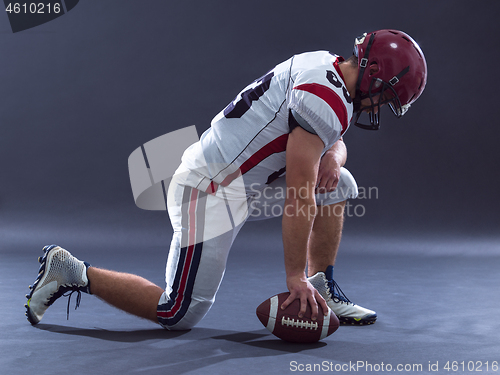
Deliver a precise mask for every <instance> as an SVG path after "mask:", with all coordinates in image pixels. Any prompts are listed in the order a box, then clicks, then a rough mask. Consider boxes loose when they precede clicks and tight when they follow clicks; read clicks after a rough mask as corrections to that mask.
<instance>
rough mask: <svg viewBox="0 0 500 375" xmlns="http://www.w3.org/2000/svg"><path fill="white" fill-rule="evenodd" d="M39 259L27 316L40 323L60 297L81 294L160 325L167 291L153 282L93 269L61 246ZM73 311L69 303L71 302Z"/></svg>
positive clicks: (31, 320)
mask: <svg viewBox="0 0 500 375" xmlns="http://www.w3.org/2000/svg"><path fill="white" fill-rule="evenodd" d="M43 251H44V255H43V257H40V258H39V261H40V263H41V264H40V269H39V272H38V277H37V279H36V280H35V282H34V283H33V285H32V286H30V289H31V292H30V294H29V295H26V297H27V298H28V302H27V304H26V305H25V306H26V316H27V318H28V321H29V322H30V323H31V324H37V323H39V322H40V320H41V319H42V317H43V315H44V314H45V311H46V310H47V309H48V307H49V306H51V305H52V304H53V303H54V302H55V301H56V300H57V299H58V298H59V297H61V296H67V295H68V294H67V293H69V294H72V293H73V292H77V293H78V296H77V307H78V306H79V304H80V298H81V292H84V293H88V294H94V295H96V296H97V297H99V298H100V299H102V300H104V301H105V302H107V303H109V304H110V305H112V306H115V307H117V308H119V309H120V310H123V311H125V312H128V313H130V314H134V315H136V316H139V317H141V318H145V319H149V320H151V321H153V322H155V323H158V321H157V319H156V306H157V305H158V300H159V299H160V296H161V294H162V293H163V289H162V288H160V287H159V286H157V285H155V284H153V283H151V282H150V281H148V280H146V279H144V278H142V277H140V276H137V275H132V274H128V273H122V272H115V271H108V270H103V269H99V268H95V267H92V266H90V264H88V263H86V262H83V261H81V260H78V259H77V258H75V257H74V256H73V255H71V253H70V252H69V251H67V250H65V249H63V248H61V247H59V246H57V245H50V246H45V247H44V248H43ZM68 311H69V301H68Z"/></svg>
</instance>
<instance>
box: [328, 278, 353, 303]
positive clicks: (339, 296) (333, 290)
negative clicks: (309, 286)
mask: <svg viewBox="0 0 500 375" xmlns="http://www.w3.org/2000/svg"><path fill="white" fill-rule="evenodd" d="M328 290H329V292H330V295H331V297H332V300H333V302H336V303H338V302H340V303H351V304H352V302H351V300H350V299H349V298H347V296H346V295H345V294H344V292H343V291H342V289H340V287H339V284H337V283H336V282H335V280H333V279H331V280H328Z"/></svg>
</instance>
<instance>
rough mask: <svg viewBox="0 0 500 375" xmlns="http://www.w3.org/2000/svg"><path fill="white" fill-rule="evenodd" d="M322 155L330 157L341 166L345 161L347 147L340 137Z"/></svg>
mask: <svg viewBox="0 0 500 375" xmlns="http://www.w3.org/2000/svg"><path fill="white" fill-rule="evenodd" d="M323 157H329V158H332V160H333V161H334V162H335V163H336V164H337V165H338V166H339V167H343V166H344V165H345V163H346V161H347V147H346V145H345V143H344V141H343V140H342V138H340V139H339V140H338V141H337V142H335V143H334V144H333V146H332V147H330V149H329V150H328V151H327V152H326V153H325V155H324V156H323Z"/></svg>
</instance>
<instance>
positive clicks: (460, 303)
mask: <svg viewBox="0 0 500 375" xmlns="http://www.w3.org/2000/svg"><path fill="white" fill-rule="evenodd" d="M256 228H257V229H258V228H259V227H258V225H257V226H254V227H252V226H251V225H249V227H248V228H247V227H246V228H245V229H244V231H243V233H242V234H241V236H240V237H239V238H238V239H237V242H236V243H235V246H234V248H233V251H232V253H231V255H230V259H229V264H228V268H227V272H226V276H225V278H224V281H223V283H222V286H221V289H220V292H219V294H218V297H217V301H216V303H215V305H214V307H213V308H212V310H211V311H210V312H209V314H208V315H207V316H206V318H205V319H204V320H203V321H202V322H201V324H200V325H199V326H198V327H196V328H195V329H193V330H191V331H189V332H182V333H176V332H168V331H164V330H162V329H160V328H157V327H156V326H155V325H154V324H151V323H149V322H147V321H143V320H140V319H136V318H135V317H132V316H129V315H127V314H125V313H122V312H120V311H118V310H116V309H114V308H111V307H109V306H107V305H106V304H104V303H103V302H101V301H99V300H98V299H96V298H94V297H91V296H87V295H83V296H82V301H81V306H80V308H79V309H78V310H76V311H75V310H74V298H73V300H72V301H71V309H70V317H69V320H66V305H67V300H66V299H61V300H58V301H57V302H56V303H55V304H54V305H53V306H52V307H51V308H50V309H49V310H48V311H47V313H46V315H45V317H44V319H43V321H42V322H41V323H40V324H39V325H37V326H36V327H32V326H31V325H30V324H29V323H28V322H27V321H26V319H25V317H24V308H23V304H24V302H25V298H24V294H25V293H27V291H28V289H27V286H28V284H30V283H32V282H33V280H34V278H35V276H36V270H37V267H38V265H37V262H36V258H37V257H38V255H39V254H40V253H39V251H40V250H39V248H40V246H37V247H35V246H34V244H33V239H26V240H25V241H24V243H22V244H21V245H19V244H18V245H17V247H14V246H13V245H12V244H10V245H8V246H7V245H6V244H5V243H3V244H2V246H1V252H0V256H1V262H0V304H1V306H2V309H1V310H0V331H1V340H0V353H1V355H0V373H1V374H27V373H37V374H69V373H73V374H118V373H122V374H124V373H127V374H128V373H130V374H134V373H146V374H148V373H165V374H167V373H168V374H230V373H235V374H255V373H260V374H285V373H290V372H310V371H307V370H308V369H309V370H316V372H326V373H328V372H329V373H334V372H336V373H351V372H355V370H357V372H358V373H372V372H373V373H379V372H383V371H388V370H392V371H394V372H396V371H397V370H400V369H401V370H406V371H403V372H419V373H436V372H435V371H430V370H435V369H436V364H437V366H438V369H439V373H476V371H468V369H467V367H468V366H469V368H470V369H472V368H474V369H475V370H482V371H481V373H500V370H498V369H496V368H495V367H493V366H494V365H495V363H494V361H497V363H498V362H500V339H499V336H498V332H499V329H500V320H499V319H498V311H499V310H500V300H499V298H498V297H499V293H498V285H499V284H500V273H499V272H498V270H499V269H500V247H499V245H498V243H499V242H498V241H497V240H493V239H484V238H481V239H480V238H476V239H467V240H449V239H448V240H447V239H444V238H434V239H432V240H425V241H422V240H419V239H418V238H413V239H411V238H410V239H408V238H400V239H398V238H383V237H379V238H377V237H372V238H364V239H358V240H356V239H355V238H353V236H347V235H346V236H345V239H344V242H343V246H342V251H341V253H340V255H339V258H338V262H337V266H336V270H335V274H336V279H337V281H338V282H339V284H340V286H341V287H342V288H343V290H344V291H345V292H346V294H347V295H348V297H350V298H351V299H352V300H354V301H355V302H357V303H359V304H362V305H365V306H366V307H369V308H372V309H374V310H376V311H377V312H378V315H379V319H378V321H377V323H376V324H374V325H372V326H367V327H350V326H341V327H340V328H339V330H338V331H337V332H336V333H334V334H333V335H332V336H330V337H328V338H327V339H325V340H324V341H322V342H319V343H317V344H312V345H300V344H289V343H285V342H282V341H280V340H279V339H276V338H275V337H274V336H272V335H271V334H270V333H269V332H268V331H266V329H265V328H264V327H262V325H261V324H260V322H259V321H258V319H257V317H256V316H255V308H256V306H258V304H259V303H260V302H262V301H263V300H264V299H266V298H268V297H269V296H271V295H273V294H276V293H278V292H281V291H284V290H285V289H286V288H285V284H284V272H283V267H282V253H281V250H280V236H279V235H278V234H276V235H274V236H270V235H268V236H267V237H265V238H262V236H256V235H255V233H253V232H254V230H255V229H256ZM264 240H266V241H265V242H264ZM264 243H265V245H263V244H264ZM259 244H260V245H259ZM42 245H43V244H42ZM137 248H138V246H137V245H132V244H131V245H130V247H128V248H127V246H124V245H123V244H121V245H116V246H115V247H113V246H112V245H109V244H106V245H105V250H106V251H103V250H102V249H101V250H100V251H98V250H97V249H96V247H95V246H94V247H89V246H75V245H73V247H72V248H71V250H72V251H73V253H75V255H77V256H79V257H81V258H82V259H85V260H88V261H90V262H91V263H93V264H94V265H96V266H101V267H106V268H112V269H116V270H120V271H127V272H134V273H137V274H140V275H142V276H144V277H146V278H148V279H150V280H152V281H154V282H156V283H158V284H160V285H163V269H164V262H165V259H164V258H165V254H164V248H162V247H160V246H156V245H152V246H148V245H142V246H140V249H141V251H140V252H137V251H135V252H134V251H132V249H137ZM29 249H32V250H29ZM270 249H273V250H270ZM74 297H75V296H74ZM448 361H449V365H450V366H451V365H453V361H456V362H455V365H456V368H453V367H452V368H450V371H447V370H446V369H445V365H446V363H447V362H448ZM462 361H464V362H463V363H462ZM480 365H482V367H479V366H480ZM300 366H303V367H300ZM307 366H316V367H307ZM370 366H371V367H370ZM398 366H399V367H398ZM420 366H421V367H420ZM429 366H432V367H431V368H430V367H429ZM453 369H456V370H457V371H455V372H454V371H452V370H453ZM462 369H464V370H465V371H462ZM293 370H295V371H293ZM300 370H302V371H300ZM336 370H337V371H336Z"/></svg>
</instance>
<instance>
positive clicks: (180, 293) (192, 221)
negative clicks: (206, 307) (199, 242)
mask: <svg viewBox="0 0 500 375" xmlns="http://www.w3.org/2000/svg"><path fill="white" fill-rule="evenodd" d="M198 193H199V190H196V189H193V190H192V191H191V197H190V198H191V199H190V201H189V208H188V212H189V229H188V232H189V233H188V241H189V242H188V247H187V252H186V259H185V261H184V265H183V269H182V276H181V280H180V283H179V288H178V290H177V296H176V298H175V304H174V305H173V306H172V308H171V309H170V310H168V311H158V316H161V317H162V318H171V317H173V316H174V315H175V314H177V312H178V311H179V309H180V308H181V306H182V301H183V300H184V292H185V291H186V285H187V279H188V276H189V270H190V269H191V262H192V260H193V254H194V246H195V243H196V204H197V200H198Z"/></svg>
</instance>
